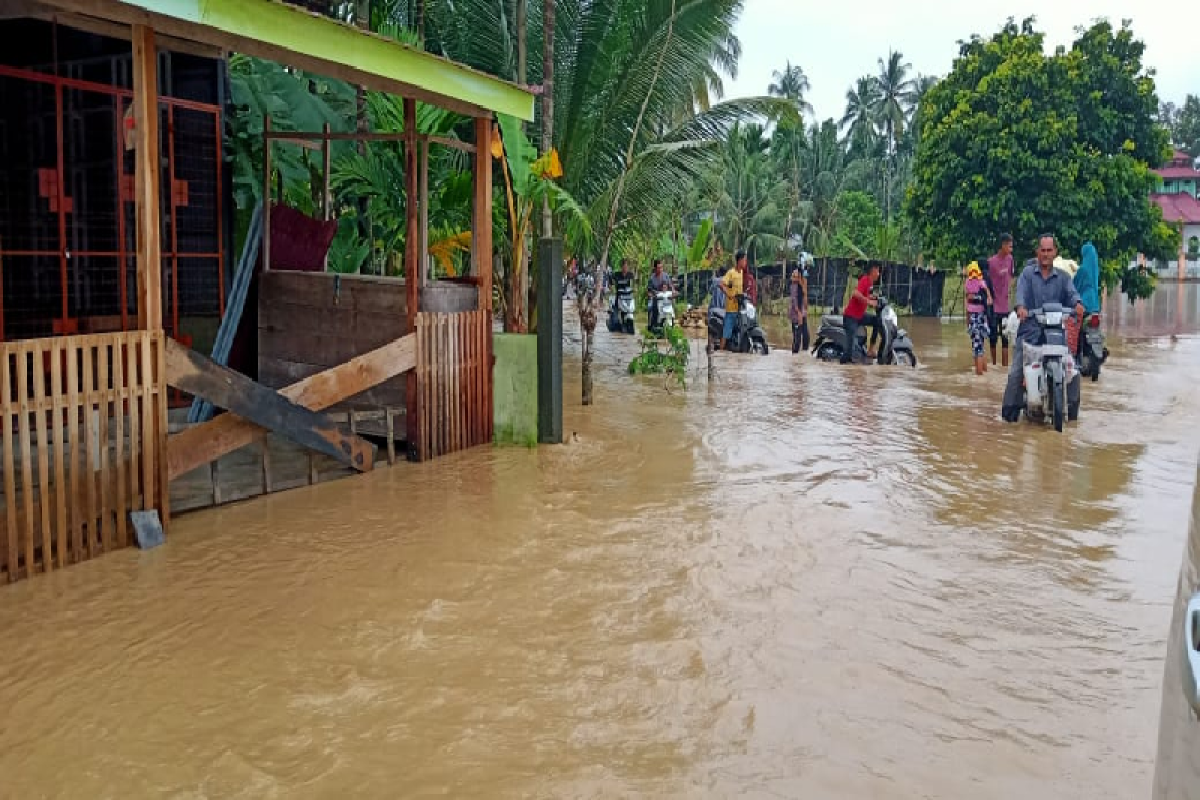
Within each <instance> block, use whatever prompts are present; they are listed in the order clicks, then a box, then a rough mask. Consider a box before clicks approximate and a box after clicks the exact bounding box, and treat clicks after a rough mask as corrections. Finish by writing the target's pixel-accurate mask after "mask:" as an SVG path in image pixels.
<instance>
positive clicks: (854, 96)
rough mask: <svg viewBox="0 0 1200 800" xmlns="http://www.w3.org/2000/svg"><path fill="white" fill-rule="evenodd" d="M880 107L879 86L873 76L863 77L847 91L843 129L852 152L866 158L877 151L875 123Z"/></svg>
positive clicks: (842, 122)
mask: <svg viewBox="0 0 1200 800" xmlns="http://www.w3.org/2000/svg"><path fill="white" fill-rule="evenodd" d="M878 106H879V85H878V83H877V82H876V81H875V79H874V78H872V77H871V76H869V75H867V76H863V77H861V78H859V79H858V82H857V83H855V84H854V86H853V87H851V88H850V89H847V90H846V112H845V113H844V114H843V115H842V121H841V129H842V130H843V131H844V132H845V133H846V141H847V142H848V143H849V146H850V150H851V152H854V153H855V154H857V155H859V156H864V155H866V154H868V153H870V152H871V151H872V150H874V149H875V139H876V137H875V123H876V120H877V116H876V113H877V109H878Z"/></svg>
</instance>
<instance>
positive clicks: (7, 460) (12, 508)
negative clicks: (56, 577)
mask: <svg viewBox="0 0 1200 800" xmlns="http://www.w3.org/2000/svg"><path fill="white" fill-rule="evenodd" d="M12 349H13V348H11V347H3V348H0V358H2V359H3V361H2V363H0V410H2V411H3V415H2V416H0V422H2V423H3V425H4V434H3V438H4V467H3V469H4V507H5V508H4V511H5V516H6V518H7V520H8V531H7V534H8V535H7V540H8V582H9V583H12V582H13V581H15V580H16V579H17V575H18V574H19V569H18V565H19V563H20V559H21V550H20V547H21V542H20V538H19V533H20V531H19V530H18V528H17V482H16V475H15V473H14V470H15V469H16V466H17V462H16V459H15V458H14V456H15V454H14V452H13V430H12V429H13V414H12V412H13V402H12V397H13V379H12V369H13V365H12V355H11V354H12Z"/></svg>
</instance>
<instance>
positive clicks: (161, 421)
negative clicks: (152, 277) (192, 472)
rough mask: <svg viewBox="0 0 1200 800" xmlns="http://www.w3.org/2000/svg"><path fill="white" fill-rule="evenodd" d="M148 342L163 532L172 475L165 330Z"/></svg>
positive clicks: (166, 527)
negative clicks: (155, 394) (152, 362)
mask: <svg viewBox="0 0 1200 800" xmlns="http://www.w3.org/2000/svg"><path fill="white" fill-rule="evenodd" d="M147 338H149V339H150V345H151V346H152V347H153V348H154V355H155V358H154V364H155V371H154V377H153V387H154V390H155V391H156V392H157V396H156V397H155V406H154V407H155V419H156V423H155V437H156V438H155V439H154V441H155V442H156V444H157V446H156V447H155V448H154V463H155V465H156V466H157V467H158V474H157V480H156V481H155V485H156V486H157V487H158V492H159V495H158V503H157V508H158V515H159V519H160V520H161V522H162V528H163V533H164V534H167V533H170V527H171V484H170V481H171V476H170V471H169V469H168V466H167V442H168V437H167V353H166V343H167V342H168V341H171V344H174V343H175V342H174V341H173V340H168V339H167V337H166V334H165V333H163V332H162V331H154V332H152V333H151V334H149V335H148V337H147Z"/></svg>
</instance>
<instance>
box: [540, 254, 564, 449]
mask: <svg viewBox="0 0 1200 800" xmlns="http://www.w3.org/2000/svg"><path fill="white" fill-rule="evenodd" d="M562 253H563V247H562V240H560V239H542V240H541V242H540V243H539V245H538V254H539V261H538V287H537V304H538V308H537V313H538V332H537V339H538V342H537V355H538V442H540V443H541V444H562V440H563V413H562V412H563V389H562V326H563V318H562Z"/></svg>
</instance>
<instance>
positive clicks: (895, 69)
mask: <svg viewBox="0 0 1200 800" xmlns="http://www.w3.org/2000/svg"><path fill="white" fill-rule="evenodd" d="M911 70H912V64H909V63H907V62H905V60H904V54H903V53H901V52H899V51H898V50H891V51H889V52H888V56H887V59H886V60H885V59H882V58H881V59H879V74H878V75H876V76H875V89H876V92H875V105H874V116H875V121H876V123H877V124H878V125H879V128H880V129H881V130H882V132H883V135H884V141H885V142H886V144H887V148H888V152H889V153H894V152H895V151H896V147H897V146H898V145H899V143H900V137H901V136H902V135H903V134H904V129H905V127H906V124H907V122H908V119H909V110H910V109H911V108H912V104H913V91H914V90H915V89H916V88H917V87H916V82H915V81H913V80H912V79H911V78H909V77H908V73H909V72H910V71H911Z"/></svg>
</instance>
